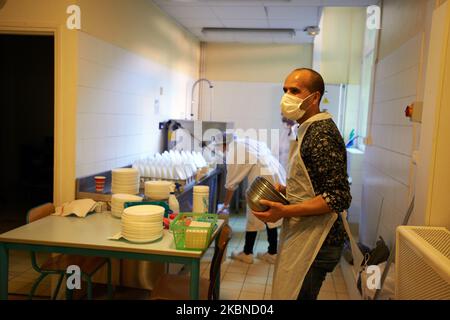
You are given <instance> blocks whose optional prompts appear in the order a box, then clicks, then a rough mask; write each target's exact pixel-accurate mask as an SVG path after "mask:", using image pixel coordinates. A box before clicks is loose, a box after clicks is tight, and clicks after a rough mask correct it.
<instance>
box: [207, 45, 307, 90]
mask: <svg viewBox="0 0 450 320" xmlns="http://www.w3.org/2000/svg"><path fill="white" fill-rule="evenodd" d="M311 66H312V45H311V44H304V45H281V44H280V45H273V44H267V45H266V44H231V43H208V44H206V46H205V76H206V78H208V79H210V80H218V81H237V82H272V83H282V82H283V81H284V79H285V77H286V75H287V74H288V73H289V72H290V71H292V70H293V69H295V68H300V67H307V68H310V67H311Z"/></svg>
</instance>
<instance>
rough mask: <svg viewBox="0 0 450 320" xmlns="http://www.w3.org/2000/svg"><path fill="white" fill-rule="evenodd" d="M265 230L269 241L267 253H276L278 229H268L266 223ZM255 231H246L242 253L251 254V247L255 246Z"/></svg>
mask: <svg viewBox="0 0 450 320" xmlns="http://www.w3.org/2000/svg"><path fill="white" fill-rule="evenodd" d="M266 231H267V241H268V242H269V249H268V251H269V254H277V248H278V229H277V228H273V229H270V228H269V227H268V226H267V224H266ZM257 234H258V232H257V231H247V232H246V233H245V245H244V253H245V254H252V253H253V247H254V246H255V241H256V235H257Z"/></svg>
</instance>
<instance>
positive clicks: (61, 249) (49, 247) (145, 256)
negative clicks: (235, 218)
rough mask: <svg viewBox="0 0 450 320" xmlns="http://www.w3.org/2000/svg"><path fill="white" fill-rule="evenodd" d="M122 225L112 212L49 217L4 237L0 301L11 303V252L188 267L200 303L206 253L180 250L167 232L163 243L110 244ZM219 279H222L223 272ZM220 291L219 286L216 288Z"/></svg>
mask: <svg viewBox="0 0 450 320" xmlns="http://www.w3.org/2000/svg"><path fill="white" fill-rule="evenodd" d="M120 221H121V220H120V219H116V218H114V217H112V216H111V214H110V213H109V212H102V213H94V214H91V215H88V216H87V217H85V218H78V217H58V216H49V217H46V218H43V219H40V220H37V221H35V222H33V223H30V224H27V225H24V226H22V227H19V228H17V229H14V230H11V231H9V232H6V233H3V234H1V235H0V299H1V300H6V299H8V268H9V263H8V262H9V250H10V249H11V250H26V251H35V252H47V253H66V254H78V255H85V256H98V257H110V258H117V259H136V260H146V261H157V262H167V263H179V264H185V265H188V266H190V270H191V283H190V297H191V299H193V300H198V298H199V279H200V259H201V258H202V256H203V255H204V253H205V252H206V249H205V250H203V251H188V250H177V249H175V243H174V239H173V235H172V234H171V233H170V232H169V231H168V230H164V236H163V238H162V239H161V240H159V241H157V242H154V243H149V244H134V243H130V242H127V241H125V240H120V241H117V240H108V237H110V236H113V235H115V234H117V233H118V232H119V231H120V229H121V226H120ZM223 223H224V221H223V220H218V223H217V225H218V227H217V228H216V230H215V232H214V233H213V236H212V237H211V242H212V241H213V240H214V239H215V238H216V237H217V236H218V234H219V233H220V231H221V230H222V226H223ZM211 242H210V244H211ZM30 263H31V262H30ZM218 278H219V279H220V272H219V277H218ZM219 287H220V284H219V285H218V287H217V288H219ZM218 290H219V289H218Z"/></svg>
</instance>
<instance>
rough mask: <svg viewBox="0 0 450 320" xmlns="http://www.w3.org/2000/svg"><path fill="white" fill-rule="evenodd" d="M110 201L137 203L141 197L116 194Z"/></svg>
mask: <svg viewBox="0 0 450 320" xmlns="http://www.w3.org/2000/svg"><path fill="white" fill-rule="evenodd" d="M111 200H112V201H120V202H131V201H133V202H138V201H142V197H139V196H135V195H132V194H124V193H116V194H113V195H112V197H111Z"/></svg>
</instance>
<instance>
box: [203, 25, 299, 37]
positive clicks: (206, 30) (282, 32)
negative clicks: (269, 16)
mask: <svg viewBox="0 0 450 320" xmlns="http://www.w3.org/2000/svg"><path fill="white" fill-rule="evenodd" d="M202 33H203V34H205V35H207V34H218V33H220V34H224V33H232V34H236V33H239V34H241V33H245V34H260V35H262V34H270V35H275V34H277V35H287V36H290V37H294V36H295V34H296V33H295V30H294V29H268V28H210V27H207V28H202Z"/></svg>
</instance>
